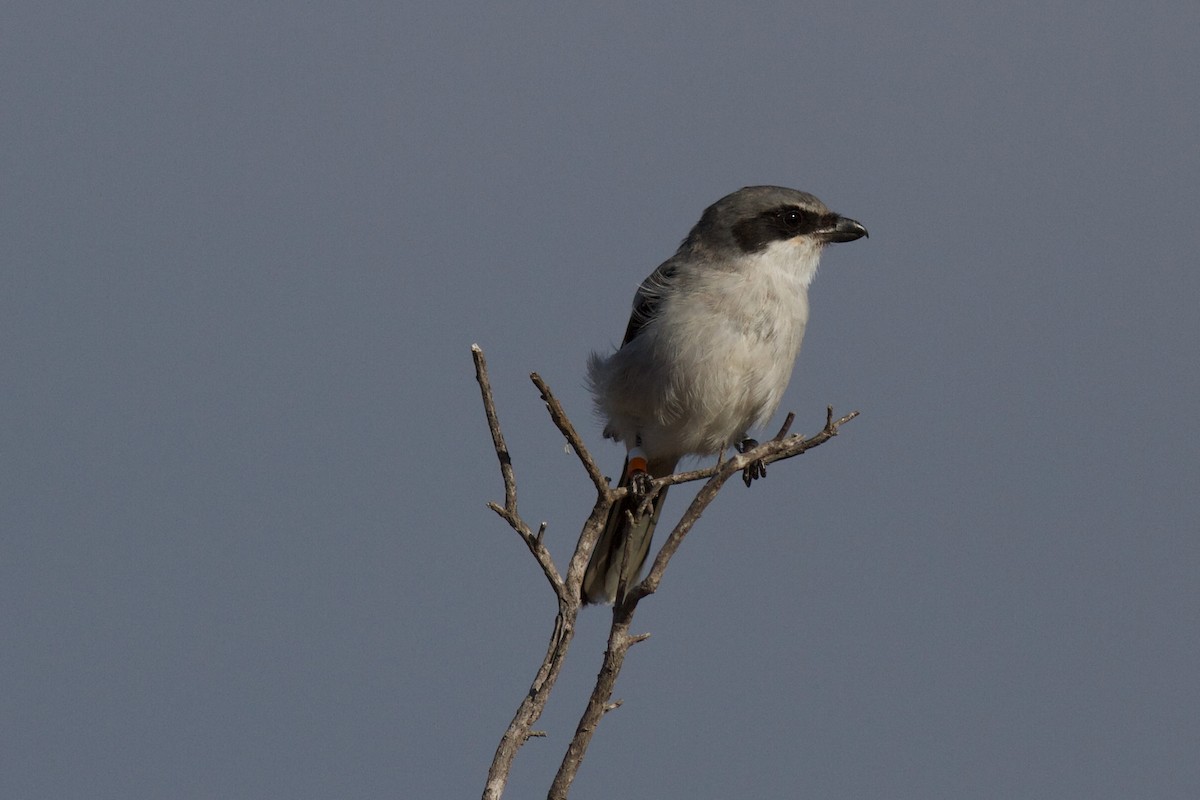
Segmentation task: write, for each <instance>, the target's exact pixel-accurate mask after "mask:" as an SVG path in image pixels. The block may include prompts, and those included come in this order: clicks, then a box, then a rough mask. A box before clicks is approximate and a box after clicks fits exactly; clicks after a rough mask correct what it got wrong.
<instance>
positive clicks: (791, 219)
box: [783, 208, 804, 228]
mask: <svg viewBox="0 0 1200 800" xmlns="http://www.w3.org/2000/svg"><path fill="white" fill-rule="evenodd" d="M802 222H804V213H803V212H802V211H800V209H798V208H789V209H788V210H787V211H784V212H783V223H784V224H785V225H787V226H788V227H789V228H798V227H800V223H802Z"/></svg>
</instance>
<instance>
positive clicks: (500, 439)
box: [471, 344, 517, 514]
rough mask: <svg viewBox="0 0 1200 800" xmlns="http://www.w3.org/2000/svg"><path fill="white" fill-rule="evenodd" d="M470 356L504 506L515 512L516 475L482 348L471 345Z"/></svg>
mask: <svg viewBox="0 0 1200 800" xmlns="http://www.w3.org/2000/svg"><path fill="white" fill-rule="evenodd" d="M471 357H472V358H473V359H474V360H475V380H477V381H478V382H479V391H480V393H481V394H482V395H483V411H484V413H485V414H487V421H488V430H490V431H491V433H492V444H493V446H494V447H495V448H496V458H498V459H500V474H501V476H503V478H504V507H505V508H506V509H508V510H510V511H511V512H512V513H514V514H515V513H517V477H516V475H515V473H514V472H513V465H512V456H510V455H509V452H508V445H507V444H505V442H504V433H503V432H502V431H501V430H500V417H499V416H497V414H496V400H495V397H494V396H493V395H492V382H491V381H490V380H489V379H488V372H487V361H486V360H485V359H484V357H483V349H482V348H481V347H480V346H479V345H477V344H473V345H471Z"/></svg>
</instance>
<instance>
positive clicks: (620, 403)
mask: <svg viewBox="0 0 1200 800" xmlns="http://www.w3.org/2000/svg"><path fill="white" fill-rule="evenodd" d="M819 259H820V248H819V247H818V246H815V245H813V244H811V243H804V242H795V241H792V242H777V243H774V244H772V245H770V246H769V247H768V248H767V249H766V250H764V251H763V252H762V253H759V254H756V255H752V256H747V257H745V259H744V260H742V261H741V262H739V263H738V264H737V265H736V269H732V268H723V266H714V265H710V264H706V265H702V266H697V267H695V268H694V269H693V270H681V272H680V274H679V276H678V277H677V279H676V280H675V281H673V284H674V285H673V286H672V290H671V292H670V293H669V295H668V296H667V297H666V298H664V301H663V304H662V306H661V308H660V310H659V316H658V318H657V319H656V320H655V324H653V325H650V326H647V327H646V328H645V329H643V331H642V333H641V334H640V335H639V336H638V337H637V338H636V339H635V340H634V341H633V342H630V343H629V344H627V345H626V346H625V347H623V348H622V349H621V350H619V351H618V352H617V353H615V354H613V356H612V357H611V358H609V359H605V360H594V361H593V368H592V380H593V385H594V388H595V389H596V391H597V404H598V406H599V407H600V409H601V411H602V413H604V414H605V416H607V417H608V421H609V428H610V430H611V431H612V432H613V433H615V434H616V436H617V438H619V439H621V440H623V441H625V442H626V443H627V444H632V439H633V436H635V435H640V437H641V441H642V448H643V450H645V451H646V453H647V455H648V456H650V457H651V458H655V457H662V458H678V457H680V456H683V455H686V454H697V455H708V454H713V453H717V452H719V451H721V450H723V449H724V448H726V447H728V446H730V445H732V444H734V443H736V442H737V441H738V440H739V439H740V438H742V437H743V436H745V434H746V432H747V430H748V429H750V428H752V427H756V426H758V425H761V424H763V423H765V422H766V421H767V420H768V419H769V418H770V416H771V415H772V414H773V413H774V412H775V410H776V408H777V407H778V406H779V402H780V400H781V399H782V397H783V392H784V390H785V389H786V388H787V385H788V381H789V379H790V378H791V374H792V368H793V365H794V364H795V361H796V356H797V355H798V354H799V352H800V343H801V340H802V339H803V337H804V327H805V324H806V323H807V321H808V291H807V290H808V286H809V284H810V283H811V282H812V279H813V277H814V276H815V275H816V270H817V264H818V261H819Z"/></svg>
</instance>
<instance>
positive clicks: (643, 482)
mask: <svg viewBox="0 0 1200 800" xmlns="http://www.w3.org/2000/svg"><path fill="white" fill-rule="evenodd" d="M653 483H654V478H652V477H650V473H649V472H646V471H645V470H641V469H638V470H633V471H631V472H630V473H629V494H630V495H631V496H632V497H633V500H634V502H635V503H636V504H637V505H641V504H642V501H643V500H645V499H646V497H647V496H648V495H649V494H650V488H651V486H652V484H653Z"/></svg>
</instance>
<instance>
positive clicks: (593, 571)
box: [583, 457, 675, 604]
mask: <svg viewBox="0 0 1200 800" xmlns="http://www.w3.org/2000/svg"><path fill="white" fill-rule="evenodd" d="M646 471H647V472H649V473H650V475H651V477H654V478H661V477H663V476H665V475H670V474H671V473H672V472H674V471H675V464H674V463H673V462H672V463H665V462H661V461H657V462H656V461H651V462H650V463H649V464H648V465H647V469H646ZM629 477H630V476H629V458H628V457H626V459H625V466H624V467H622V468H621V486H628V485H629ZM668 488H670V487H667V486H664V487H663V488H662V489H661V490H659V492H658V495H657V496H656V497H655V498H654V502H653V503H652V504H651V506H650V508H649V509H648V510H647V511H646V513H645V514H643V515H641V516H640V517H639V516H638V509H637V505H638V502H637V500H636V499H635V498H634V496H633V493H632V492H631V493H629V494H626V495H625V496H624V497H623V498H621V499H620V500H619V501H618V502H616V503H614V504H613V507H612V508H611V509H610V510H609V512H608V521H607V522H606V523H605V524H604V530H603V531H601V533H600V538H599V539H597V540H596V547H595V549H594V550H592V558H591V560H590V561H588V565H587V570H586V571H585V572H584V573H583V602H584V603H585V604H588V603H609V604H611V603H614V602H616V599H617V587H618V586H620V585H621V582H622V580H621V578H622V570H621V567H622V565H624V567H625V570H624V583H625V586H626V588H628V587H630V586H632V585H633V584H634V582H635V581H636V580H637V577H638V573H640V572H641V571H642V564H644V563H645V562H646V555H647V554H648V553H649V552H650V540H651V539H652V538H653V537H654V526H655V525H657V524H658V515H659V513H660V512H661V511H662V505H663V500H664V499H665V498H666V496H667V489H668ZM630 514H632V515H633V524H632V525H630V524H629V515H630Z"/></svg>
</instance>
